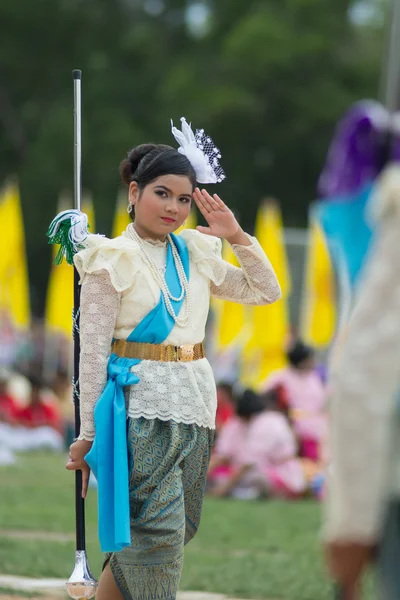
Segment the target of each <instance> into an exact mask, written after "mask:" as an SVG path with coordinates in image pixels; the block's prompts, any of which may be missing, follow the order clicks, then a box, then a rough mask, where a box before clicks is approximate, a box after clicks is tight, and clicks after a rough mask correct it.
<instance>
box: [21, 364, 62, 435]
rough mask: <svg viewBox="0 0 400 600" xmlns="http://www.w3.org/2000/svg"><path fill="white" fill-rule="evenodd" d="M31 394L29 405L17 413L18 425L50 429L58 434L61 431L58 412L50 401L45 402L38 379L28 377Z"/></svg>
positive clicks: (60, 420)
mask: <svg viewBox="0 0 400 600" xmlns="http://www.w3.org/2000/svg"><path fill="white" fill-rule="evenodd" d="M29 381H30V384H31V393H30V398H29V403H28V405H27V406H25V407H24V408H21V409H19V411H18V413H17V420H18V425H22V426H24V427H29V428H37V427H51V428H52V429H55V430H56V431H58V432H60V433H61V432H62V431H63V425H62V419H61V414H60V410H59V409H58V407H57V406H56V405H55V403H54V402H53V400H52V399H48V400H46V398H45V397H44V395H43V392H42V386H41V382H40V381H39V379H37V378H36V377H33V376H32V377H29Z"/></svg>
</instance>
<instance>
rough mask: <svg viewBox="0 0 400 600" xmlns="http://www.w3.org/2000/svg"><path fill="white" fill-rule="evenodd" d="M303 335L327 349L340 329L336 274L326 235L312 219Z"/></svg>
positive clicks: (307, 262)
mask: <svg viewBox="0 0 400 600" xmlns="http://www.w3.org/2000/svg"><path fill="white" fill-rule="evenodd" d="M304 281H305V284H304V293H303V306H302V322H301V328H300V329H301V334H302V337H303V339H304V340H305V341H306V342H308V343H309V344H312V345H313V346H315V347H316V348H326V347H327V346H328V345H329V344H330V343H331V341H332V339H333V337H334V334H335V330H336V317H337V315H336V296H335V275H334V270H333V266H332V262H331V258H330V254H329V249H328V246H327V243H326V239H325V235H324V233H323V231H322V228H321V226H320V224H319V223H318V221H317V219H316V218H315V217H311V218H310V226H309V240H308V251H307V259H306V267H305V278H304Z"/></svg>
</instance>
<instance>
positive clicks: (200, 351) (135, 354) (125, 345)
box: [111, 340, 206, 362]
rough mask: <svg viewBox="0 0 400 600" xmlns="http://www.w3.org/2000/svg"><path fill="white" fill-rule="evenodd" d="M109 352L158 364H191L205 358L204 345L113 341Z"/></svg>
mask: <svg viewBox="0 0 400 600" xmlns="http://www.w3.org/2000/svg"><path fill="white" fill-rule="evenodd" d="M111 351H112V352H113V353H114V354H116V355H117V356H121V357H125V358H138V359H140V360H156V361H159V362H191V361H192V360H199V359H200V358H205V356H206V353H205V351H204V344H203V342H201V343H200V344H182V345H181V346H165V345H163V344H143V343H140V342H127V341H126V340H115V342H114V343H113V345H112V348H111Z"/></svg>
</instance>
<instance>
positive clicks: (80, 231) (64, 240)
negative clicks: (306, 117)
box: [46, 209, 89, 265]
mask: <svg viewBox="0 0 400 600" xmlns="http://www.w3.org/2000/svg"><path fill="white" fill-rule="evenodd" d="M88 228H89V225H88V218H87V215H85V213H83V212H81V211H80V210H76V209H71V210H63V211H62V212H60V213H59V214H58V215H57V216H56V217H55V219H53V220H52V222H51V223H50V227H49V230H48V232H47V234H46V235H47V237H48V238H49V244H60V249H59V251H58V253H57V256H56V258H55V260H54V263H55V264H56V265H60V264H61V263H62V261H63V258H64V256H65V259H66V261H67V263H68V264H70V265H72V264H73V259H74V254H76V253H77V252H78V250H81V249H82V248H83V242H84V241H85V240H86V238H87V237H88V235H89V232H88Z"/></svg>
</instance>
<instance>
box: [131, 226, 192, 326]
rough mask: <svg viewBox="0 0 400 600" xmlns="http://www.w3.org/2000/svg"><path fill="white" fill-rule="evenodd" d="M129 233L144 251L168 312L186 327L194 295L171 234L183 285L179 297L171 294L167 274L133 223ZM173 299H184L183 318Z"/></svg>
mask: <svg viewBox="0 0 400 600" xmlns="http://www.w3.org/2000/svg"><path fill="white" fill-rule="evenodd" d="M128 234H129V236H130V237H131V238H132V239H134V240H135V241H136V242H137V243H138V245H139V248H140V250H141V251H142V253H143V256H144V257H145V259H146V262H147V264H148V266H149V269H150V273H151V274H152V276H153V279H154V280H155V282H156V283H157V284H158V285H159V287H160V289H161V292H162V295H163V297H164V301H165V306H166V308H167V311H168V313H169V314H170V315H171V317H172V318H173V320H174V321H175V323H176V325H177V326H178V327H186V326H187V325H188V323H189V321H190V319H191V315H192V297H191V293H190V289H189V282H188V280H187V277H186V273H185V269H184V268H183V264H182V261H181V257H180V256H179V252H178V250H177V249H176V246H175V244H174V242H173V240H172V238H171V236H170V235H167V240H168V243H169V244H170V246H171V251H172V258H173V260H174V264H175V268H176V272H177V274H178V279H179V284H180V287H181V293H180V295H179V296H178V297H175V296H173V295H172V294H171V292H170V290H169V287H168V285H167V282H166V281H165V275H163V274H161V272H160V269H159V267H158V266H157V265H156V263H155V262H154V260H153V259H152V257H151V256H150V255H149V253H148V252H147V250H146V247H145V243H144V241H143V239H142V238H141V237H140V235H139V234H138V233H137V231H136V229H135V228H134V226H133V225H130V226H129V227H128ZM171 300H172V301H173V302H181V300H183V301H184V305H185V313H184V316H183V317H182V318H179V316H178V315H177V314H176V313H175V311H174V307H173V306H172V302H171ZM185 300H186V302H185Z"/></svg>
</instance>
